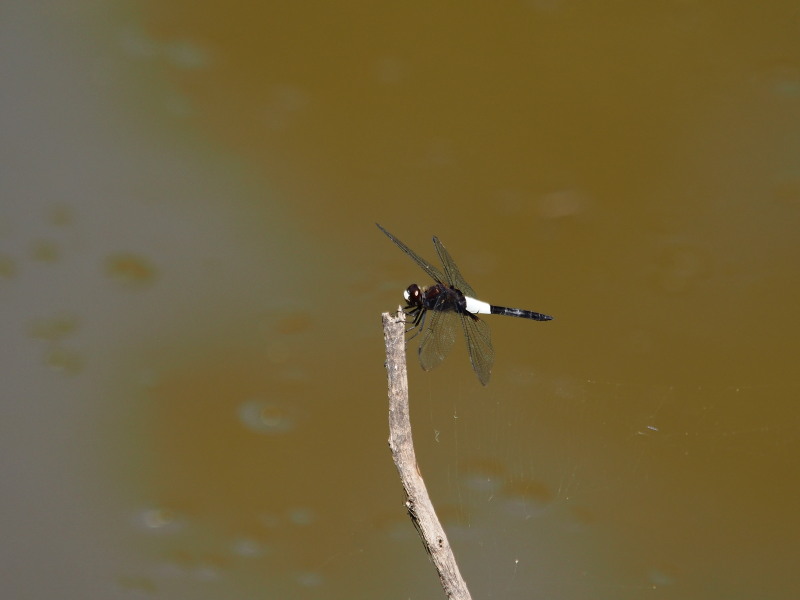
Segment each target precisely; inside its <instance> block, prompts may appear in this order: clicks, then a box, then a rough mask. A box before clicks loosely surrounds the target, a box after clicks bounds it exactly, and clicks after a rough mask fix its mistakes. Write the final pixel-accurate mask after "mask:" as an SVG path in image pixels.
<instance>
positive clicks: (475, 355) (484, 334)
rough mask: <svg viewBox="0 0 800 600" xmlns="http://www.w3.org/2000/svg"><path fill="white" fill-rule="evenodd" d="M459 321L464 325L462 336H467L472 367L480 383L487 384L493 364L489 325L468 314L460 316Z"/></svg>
mask: <svg viewBox="0 0 800 600" xmlns="http://www.w3.org/2000/svg"><path fill="white" fill-rule="evenodd" d="M461 323H462V324H463V325H464V336H465V337H466V338H467V350H468V351H469V360H470V362H471V363H472V368H473V369H474V371H475V373H476V374H477V375H478V379H480V381H481V383H482V384H483V385H488V384H489V377H490V376H491V374H492V365H493V364H494V349H493V348H492V336H491V334H490V333H489V326H488V325H487V324H486V321H483V320H481V319H478V320H477V321H476V320H475V319H471V318H470V317H468V316H467V317H464V318H462V319H461Z"/></svg>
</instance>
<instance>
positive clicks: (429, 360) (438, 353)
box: [419, 310, 459, 371]
mask: <svg viewBox="0 0 800 600" xmlns="http://www.w3.org/2000/svg"><path fill="white" fill-rule="evenodd" d="M427 317H428V322H427V323H426V327H425V330H424V331H423V332H422V340H421V341H420V343H419V364H420V365H421V366H422V368H423V370H425V371H430V370H431V369H433V368H434V367H436V366H438V365H439V364H440V363H441V362H442V361H443V360H444V358H445V356H447V354H448V353H449V352H450V350H451V349H452V348H453V344H454V343H455V341H456V330H457V329H458V324H457V323H456V321H458V319H459V315H458V314H457V313H455V312H451V311H440V310H429V311H428V313H427Z"/></svg>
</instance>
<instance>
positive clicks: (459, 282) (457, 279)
mask: <svg viewBox="0 0 800 600" xmlns="http://www.w3.org/2000/svg"><path fill="white" fill-rule="evenodd" d="M433 246H434V247H435V248H436V253H437V254H438V255H439V260H441V261H442V266H443V267H444V274H445V276H446V277H447V283H448V284H449V285H452V286H453V287H454V288H456V289H457V290H461V292H462V293H463V294H464V295H466V296H471V297H472V298H477V295H476V294H475V290H473V289H472V286H471V285H470V284H468V283H467V282H466V281H464V277H463V276H462V275H461V271H459V270H458V267H457V266H456V261H454V260H453V257H452V256H450V253H449V252H448V251H447V249H446V248H445V247H444V246H443V245H442V242H440V241H439V238H437V237H435V236H434V238H433Z"/></svg>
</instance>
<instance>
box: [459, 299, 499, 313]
mask: <svg viewBox="0 0 800 600" xmlns="http://www.w3.org/2000/svg"><path fill="white" fill-rule="evenodd" d="M464 297H465V298H466V299H467V310H468V311H469V312H471V313H472V314H473V315H490V314H492V307H491V305H490V304H489V303H488V302H481V301H480V300H476V299H475V298H470V297H469V296H464Z"/></svg>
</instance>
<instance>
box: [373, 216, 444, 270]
mask: <svg viewBox="0 0 800 600" xmlns="http://www.w3.org/2000/svg"><path fill="white" fill-rule="evenodd" d="M375 225H378V224H377V223H375ZM378 229H380V230H381V231H382V232H383V233H385V234H386V237H388V238H389V239H390V240H392V241H393V242H394V243H395V244H397V246H398V247H399V248H400V250H402V251H403V252H405V253H406V254H408V255H409V256H410V257H411V258H413V259H414V262H416V263H417V264H418V265H419V266H420V267H422V270H423V271H425V272H426V273H427V274H428V275H429V276H430V277H431V279H433V280H434V281H436V283H445V284H446V283H447V281H446V280H445V278H444V275H442V273H441V271H439V269H437V268H436V267H434V266H433V265H431V264H430V263H429V262H427V261H426V260H424V259H423V258H422V257H420V256H419V255H418V254H417V253H416V252H414V251H413V250H412V249H411V248H409V247H408V246H406V245H405V244H404V243H403V242H401V241H400V240H398V239H397V238H396V237H394V236H393V235H392V234H391V233H389V232H388V231H386V230H385V229H384V228H383V227H381V226H380V225H378ZM435 241H436V238H434V243H435Z"/></svg>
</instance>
